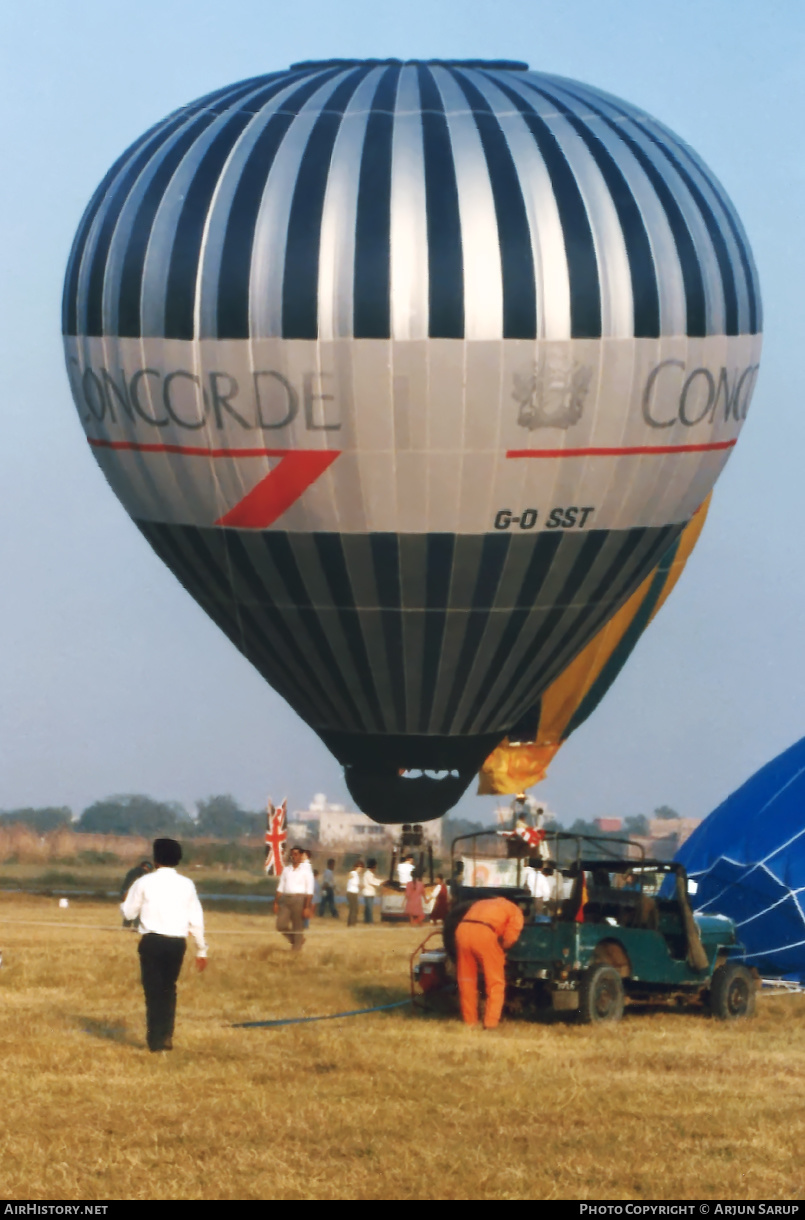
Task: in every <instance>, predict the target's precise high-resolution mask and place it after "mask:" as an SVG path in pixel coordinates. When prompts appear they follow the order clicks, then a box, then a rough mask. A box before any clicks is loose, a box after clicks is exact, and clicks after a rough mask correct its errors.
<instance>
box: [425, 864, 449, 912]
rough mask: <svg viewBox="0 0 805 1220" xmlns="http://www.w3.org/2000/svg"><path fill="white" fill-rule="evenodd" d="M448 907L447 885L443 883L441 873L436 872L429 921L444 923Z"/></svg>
mask: <svg viewBox="0 0 805 1220" xmlns="http://www.w3.org/2000/svg"><path fill="white" fill-rule="evenodd" d="M449 909H450V899H449V897H448V893H447V886H446V885H445V883H444V877H443V876H442V874H441V873H437V874H436V889H435V891H434V895H433V907H432V909H431V913H430V922H431V923H444V920H445V916H446V915H447V912H448V910H449Z"/></svg>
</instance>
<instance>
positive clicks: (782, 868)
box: [676, 737, 805, 983]
mask: <svg viewBox="0 0 805 1220" xmlns="http://www.w3.org/2000/svg"><path fill="white" fill-rule="evenodd" d="M676 859H677V860H679V861H680V863H682V864H684V866H685V868H686V869H687V871H688V876H689V877H691V878H692V879H693V880H694V881H696V883H697V885H698V889H697V891H696V893H695V895H692V896H691V903H692V905H693V908H694V910H696V911H701V912H703V913H711V914H720V915H729V916H730V917H731V918H732V919H734V920H735V922H736V923H737V925H738V939H739V940H740V941H741V942H742V943H743V944H744V946H745V947H746V963H747V965H748V966H754V967H756V968H757V970H759V972H760V974H761V975H762V976H763V977H774V978H788V979H791V980H795V981H798V982H803V983H805V913H803V901H804V900H805V737H804V738H802V740H801V741H798V742H797V743H796V745H793V746H791V747H790V749H788V750H786V751H785V752H784V753H783V754H780V755H779V756H778V757H777V758H775V759H773V760H772V762H770V763H767V764H766V766H765V767H762V768H761V769H760V770H759V771H757V772H756V773H755V774H754V775H753V776H752V777H751V779H748V780H747V781H746V783H745V784H744V785H743V786H742V787H741V788H739V789H738V790H737V792H733V793H732V795H731V796H729V797H727V799H726V800H725V801H724V802H723V804H721V805H719V807H718V808H717V809H715V810H714V811H713V813H711V814H710V815H709V817H707V818H705V820H704V821H703V822H702V824H701V826H699V828H698V829H697V830H696V831H694V833H693V834H692V835H691V836H690V838H689V839H688V840H687V842H685V843H684V844H683V845H682V847H681V848H680V850H679V852H678V853H677V856H676Z"/></svg>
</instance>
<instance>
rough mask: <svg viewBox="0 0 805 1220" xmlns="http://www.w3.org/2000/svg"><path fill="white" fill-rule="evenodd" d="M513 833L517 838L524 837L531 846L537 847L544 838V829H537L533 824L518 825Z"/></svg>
mask: <svg viewBox="0 0 805 1220" xmlns="http://www.w3.org/2000/svg"><path fill="white" fill-rule="evenodd" d="M514 833H515V835H517V837H518V839H525V841H526V843H527V844H528V846H529V847H531V848H537V847H539V845H540V843H542V842H543V841H544V839H545V831H544V830H537V829H536V828H535V827H534V826H518V827H517V829H516V830H515V832H514Z"/></svg>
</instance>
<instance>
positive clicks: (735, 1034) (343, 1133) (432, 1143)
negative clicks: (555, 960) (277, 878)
mask: <svg viewBox="0 0 805 1220" xmlns="http://www.w3.org/2000/svg"><path fill="white" fill-rule="evenodd" d="M207 922H208V930H209V941H210V958H211V960H210V966H209V969H208V970H207V971H206V972H205V973H204V974H203V975H198V974H196V972H195V970H193V968H192V953H191V954H189V956H188V960H187V962H186V963H185V967H184V970H183V973H182V978H181V980H180V991H179V1009H178V1020H177V1029H176V1036H175V1039H174V1042H175V1046H176V1049H175V1050H174V1051H173V1052H172V1053H169V1054H160V1055H150V1054H149V1053H148V1052H147V1051H146V1050H145V1049H144V1016H143V1003H142V993H141V990H140V985H139V975H138V965H137V954H136V945H137V937H136V936H135V935H134V934H132V933H131V932H124V931H122V930H121V929H120V927H119V918H118V914H117V910H116V908H115V907H114V906H112V905H104V904H100V903H90V902H87V903H78V902H71V904H70V907H69V909H68V910H60V909H59V908H58V906H57V903H56V902H55V900H54V899H52V898H37V897H23V896H19V895H8V894H3V895H0V949H2V952H3V965H2V967H0V1047H2V1072H3V1081H2V1083H3V1089H2V1109H1V1110H0V1114H1V1115H2V1117H1V1118H0V1123H1V1124H2V1127H1V1133H0V1197H2V1198H3V1199H7V1200H14V1199H50V1200H62V1201H68V1202H69V1201H71V1200H77V1199H86V1200H96V1199H311V1198H312V1199H322V1200H324V1199H391V1198H393V1199H420V1198H421V1199H467V1198H485V1199H520V1198H533V1199H581V1200H591V1201H594V1200H608V1199H633V1200H663V1199H698V1198H701V1199H708V1200H709V1199H713V1200H716V1199H722V1200H723V1199H727V1200H734V1201H746V1200H755V1199H761V1200H786V1199H788V1200H790V1199H797V1198H800V1197H801V1196H802V1192H803V1185H805V1180H804V1179H805V1170H803V1160H802V1148H803V1146H805V997H802V996H789V997H780V998H775V997H762V998H760V999H759V1001H758V1009H759V1012H758V1017H757V1019H756V1020H755V1021H754V1022H748V1023H738V1024H735V1025H724V1024H720V1023H717V1022H715V1021H712V1020H710V1019H708V1018H706V1017H704V1016H702V1015H701V1014H700V1013H699V1014H697V1013H691V1012H684V1011H654V1012H652V1011H647V1010H642V1011H636V1010H630V1011H627V1015H626V1017H625V1018H624V1020H623V1021H622V1022H621V1023H620V1024H619V1025H616V1026H612V1027H603V1028H601V1027H596V1028H590V1027H582V1026H575V1025H572V1024H565V1023H563V1022H560V1021H557V1020H551V1019H546V1020H544V1021H542V1022H536V1021H525V1020H519V1021H515V1020H509V1021H507V1022H505V1023H504V1025H503V1026H501V1028H500V1030H499V1031H497V1032H496V1033H493V1034H483V1033H477V1032H475V1031H470V1030H467V1029H465V1028H464V1027H463V1026H462V1025H461V1024H460V1022H459V1021H458V1020H457V1019H456V1017H455V1016H454V1015H451V1014H446V1015H442V1016H438V1017H437V1016H425V1017H423V1016H419V1015H415V1014H412V1013H411V1012H410V1010H408V1009H407V1008H403V1009H400V1010H396V1011H391V1012H388V1013H377V1014H373V1015H371V1016H363V1017H355V1018H349V1019H339V1020H336V1021H329V1022H323V1023H320V1024H311V1025H292V1026H288V1027H284V1028H280V1029H251V1030H245V1029H233V1028H232V1023H233V1022H236V1021H249V1020H261V1019H269V1018H272V1017H285V1016H291V1017H293V1016H303V1015H312V1014H320V1013H333V1012H338V1011H342V1010H345V1009H351V1008H357V1007H364V1006H369V1005H374V1004H383V1003H392V1002H393V1001H395V1000H397V999H403V998H404V997H405V996H406V994H407V961H408V956H409V954H410V952H411V950H412V948H413V947H414V946H415V944H416V943H417V942H418V940H419V939H420V938H421V933H420V932H418V931H416V930H411V929H409V928H395V927H386V926H375V927H374V928H364V927H360V926H359V927H357V928H354V929H350V930H349V931H348V930H347V929H346V928H345V927H344V926H343V924H341V925H337V924H335V923H334V921H328V922H324V921H322V922H321V923H317V924H316V925H315V926H314V927H313V928H312V929H311V932H310V935H309V937H308V943H307V944H306V946H305V948H304V950H303V952H302V954H301V955H299V957H297V958H293V957H292V956H291V954H290V951H289V948H288V946H287V944H286V942H285V941H284V940H283V939H282V938H281V937H279V936H278V935H277V934H276V933H275V932H274V931H273V921H272V920H271V919H270V918H269V917H268V916H266V915H242V914H228V913H226V914H225V913H222V912H216V911H214V910H213V911H210V912H208V915H207Z"/></svg>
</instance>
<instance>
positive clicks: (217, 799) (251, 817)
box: [0, 793, 679, 843]
mask: <svg viewBox="0 0 805 1220" xmlns="http://www.w3.org/2000/svg"><path fill="white" fill-rule="evenodd" d="M651 816H652V817H654V818H660V819H665V820H668V819H672V818H677V817H679V814H678V813H677V812H676V811H675V810H674V809H671V808H669V807H668V806H667V805H661V806H660V807H659V808H658V809H655V810H654V813H653V814H652V815H651ZM14 823H16V824H18V825H19V824H22V825H23V826H29V827H30V828H31V829H32V830H35V831H36V832H37V833H38V834H47V832H48V831H51V830H57V829H58V828H59V827H60V826H65V827H68V828H69V829H70V830H75V831H78V832H79V833H86V834H108V835H141V836H142V837H143V838H146V839H149V838H154V837H155V836H157V835H172V836H175V837H177V838H196V837H200V838H212V839H229V840H231V839H240V838H243V837H244V836H250V835H258V836H262V835H263V834H264V833H265V828H266V815H265V813H254V812H250V811H249V810H246V809H241V807H240V805H239V804H238V802H237V801H236V800H235V798H234V797H233V796H230V795H228V794H227V795H218V796H208V797H206V798H205V799H204V800H199V801H196V804H195V815H194V816H193V815H191V814H190V813H189V812H188V811H187V809H186V808H185V807H184V805H182V804H180V802H179V801H157V800H154V798H153V797H150V796H144V795H142V794H141V793H131V794H128V795H124V796H108V797H105V798H104V799H103V800H100V801H94V802H93V804H91V805H88V806H87V808H86V809H85V810H84V811H83V812H82V813H81V815H80V817H79V818H78V819H77V820H74V819H73V811H72V810H71V809H69V808H68V807H67V806H66V805H58V806H56V805H46V806H43V807H41V808H33V807H26V808H22V809H9V810H5V811H0V826H3V825H6V826H8V825H12V824H14ZM484 829H488V827H484V826H483V825H482V824H481V823H480V822H471V821H467V820H465V819H463V818H452V819H451V818H446V819H445V825H444V839H445V842H446V843H450V842H451V840H452V839H453V838H455V837H456V836H457V835H462V834H469V833H471V832H472V831H476V830H484ZM570 830H571V831H572V832H573V833H574V834H586V835H593V836H596V837H600V836H601V833H602V832H601V831H600V830H598V828H597V827H596V825H595V823H594V822H592V821H589V822H588V821H584V820H582V819H581V818H577V819H576V821H575V822H574V823H573V824H572V826H571V827H570ZM648 832H649V819H648V818H647V817H644V815H643V814H636V815H634V816H631V817H627V818H625V819H624V822H623V829H622V830H619V831H617V832H609V837H613V838H623V837H624V836H630V835H637V836H641V835H647V834H648ZM605 833H606V832H605Z"/></svg>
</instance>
